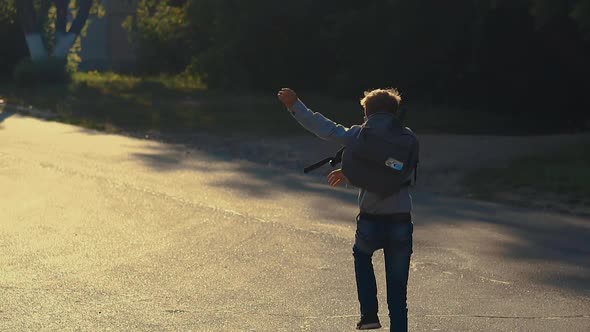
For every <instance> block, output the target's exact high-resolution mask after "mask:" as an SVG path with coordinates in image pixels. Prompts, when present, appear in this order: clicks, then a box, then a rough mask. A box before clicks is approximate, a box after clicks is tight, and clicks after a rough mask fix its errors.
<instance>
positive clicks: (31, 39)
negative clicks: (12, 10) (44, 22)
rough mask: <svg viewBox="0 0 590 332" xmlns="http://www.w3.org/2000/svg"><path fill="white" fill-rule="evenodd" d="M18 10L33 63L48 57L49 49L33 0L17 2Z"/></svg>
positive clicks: (18, 0)
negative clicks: (46, 45)
mask: <svg viewBox="0 0 590 332" xmlns="http://www.w3.org/2000/svg"><path fill="white" fill-rule="evenodd" d="M16 10H17V12H18V16H19V18H20V21H21V24H22V27H23V30H24V32H25V39H26V41H27V46H28V48H29V53H30V55H31V59H32V60H33V61H36V60H41V59H44V58H46V57H47V48H46V47H45V43H44V42H43V38H42V36H41V29H40V27H39V22H38V20H37V14H36V13H35V6H34V5H33V1H32V0H17V1H16Z"/></svg>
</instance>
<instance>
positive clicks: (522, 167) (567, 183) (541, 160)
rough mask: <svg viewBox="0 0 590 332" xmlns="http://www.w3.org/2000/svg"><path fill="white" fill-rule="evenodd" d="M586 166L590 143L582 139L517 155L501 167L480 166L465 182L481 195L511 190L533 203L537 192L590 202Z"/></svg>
mask: <svg viewBox="0 0 590 332" xmlns="http://www.w3.org/2000/svg"><path fill="white" fill-rule="evenodd" d="M589 170H590V143H581V144H578V145H572V146H569V147H568V148H566V149H563V150H561V151H559V152H556V153H548V154H546V155H542V156H531V157H526V158H521V159H517V160H515V161H513V162H511V163H510V164H509V165H508V166H507V167H504V168H488V169H482V170H479V171H477V172H474V173H473V174H470V175H469V176H467V177H466V178H465V180H464V184H465V185H466V186H467V187H468V188H469V189H470V190H471V192H472V193H473V194H474V195H475V196H476V197H479V198H484V199H490V198H494V199H497V198H500V197H499V196H502V195H503V194H504V193H514V194H517V195H520V196H521V197H525V198H526V199H530V201H529V202H528V203H531V204H533V205H534V203H535V200H539V199H541V198H542V197H540V196H539V194H540V193H548V194H554V195H553V196H552V199H554V200H559V201H560V202H556V203H566V204H574V205H586V206H590V171H589ZM523 193H524V195H522V194H523ZM528 196H530V197H528Z"/></svg>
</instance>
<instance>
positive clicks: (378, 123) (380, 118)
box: [289, 100, 412, 214]
mask: <svg viewBox="0 0 590 332" xmlns="http://www.w3.org/2000/svg"><path fill="white" fill-rule="evenodd" d="M289 111H291V114H292V115H293V117H294V118H295V120H297V122H299V124H301V126H303V128H305V129H307V130H308V131H310V132H311V133H313V134H315V135H316V136H318V137H319V138H322V139H325V140H327V141H332V142H335V143H339V144H341V145H344V146H347V145H350V144H351V143H352V142H354V140H355V139H356V137H357V136H358V133H359V131H360V130H361V126H360V125H355V126H352V127H350V128H346V127H344V126H342V125H339V124H336V123H335V122H334V121H332V120H330V119H328V118H326V117H325V116H323V115H322V114H321V113H316V112H312V111H311V110H310V109H308V108H307V107H306V106H305V104H303V102H301V100H297V102H296V103H295V104H294V105H293V107H291V108H290V109H289ZM392 117H393V115H392V114H387V113H376V114H373V115H371V116H369V118H368V119H367V122H366V123H367V124H369V125H370V126H371V127H373V128H379V127H385V126H389V124H390V122H391V120H392ZM358 204H359V208H360V210H361V212H365V213H372V214H393V213H404V212H411V210H412V196H410V193H409V191H408V188H407V187H404V188H402V189H401V191H400V192H399V193H398V194H396V195H393V196H389V197H387V198H381V197H379V195H377V194H373V193H370V192H367V191H366V190H363V189H360V190H359V197H358Z"/></svg>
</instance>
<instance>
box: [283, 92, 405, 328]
mask: <svg viewBox="0 0 590 332" xmlns="http://www.w3.org/2000/svg"><path fill="white" fill-rule="evenodd" d="M278 98H279V100H280V101H281V102H282V103H283V104H284V105H285V106H286V107H287V109H288V110H289V111H290V112H291V114H292V116H293V117H294V118H295V120H297V121H298V122H299V124H301V126H303V127H304V128H305V129H307V130H308V131H310V132H312V133H313V134H315V135H317V136H318V137H320V138H322V139H325V140H329V141H333V142H336V143H339V144H342V145H344V146H348V145H351V144H352V143H353V142H354V141H355V140H356V139H357V137H358V134H359V132H360V130H361V129H362V126H361V125H355V126H352V127H351V128H346V127H344V126H342V125H339V124H336V123H334V122H333V121H331V120H329V119H327V118H326V117H324V116H323V115H322V114H320V113H315V112H312V111H311V110H309V109H308V108H307V107H306V106H305V105H304V104H303V102H301V100H299V99H298V98H297V95H296V93H295V92H294V91H293V90H291V89H286V88H285V89H281V91H279V93H278ZM400 102H401V97H400V94H399V93H398V91H397V90H395V89H376V90H373V91H368V92H365V96H364V98H363V99H361V105H362V106H363V108H364V110H365V123H364V124H363V125H370V126H371V127H373V128H386V127H387V126H390V125H391V123H392V121H399V120H398V119H397V115H398V110H399V104H400ZM328 182H329V183H330V185H331V186H337V185H339V184H341V183H343V182H347V179H346V177H345V176H344V174H343V172H342V170H341V169H338V170H335V171H333V172H332V173H330V174H329V175H328ZM358 204H359V208H360V213H359V215H358V216H357V229H356V235H355V243H354V246H353V256H354V270H355V276H356V285H357V292H358V299H359V302H360V311H361V318H360V321H359V322H358V324H357V329H359V330H368V329H378V328H381V324H380V322H379V317H378V315H377V312H378V303H377V284H376V280H375V272H374V270H373V263H372V256H373V253H374V252H375V251H376V250H378V249H383V253H384V256H385V269H386V281H387V304H388V308H389V317H390V323H391V331H396V332H397V331H407V330H408V310H407V304H406V293H407V282H408V275H409V267H410V257H411V255H412V233H413V224H412V218H411V210H412V198H411V196H410V194H409V192H408V188H407V186H405V187H402V188H401V190H400V191H399V192H398V193H396V194H394V195H392V196H388V197H385V198H384V197H382V196H379V195H377V194H375V193H371V192H368V191H366V190H364V189H360V191H359V197H358Z"/></svg>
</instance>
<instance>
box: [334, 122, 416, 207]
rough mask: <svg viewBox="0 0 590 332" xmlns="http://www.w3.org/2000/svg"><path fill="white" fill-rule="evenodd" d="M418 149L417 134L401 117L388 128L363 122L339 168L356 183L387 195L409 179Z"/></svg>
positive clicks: (352, 182)
mask: <svg viewBox="0 0 590 332" xmlns="http://www.w3.org/2000/svg"><path fill="white" fill-rule="evenodd" d="M418 153H419V144H418V138H417V137H416V135H414V133H413V132H412V131H411V130H410V129H409V128H405V127H403V126H402V124H401V121H399V120H397V119H394V121H392V124H391V126H389V127H388V128H371V127H369V126H367V125H365V126H363V128H362V129H361V131H360V132H359V135H358V137H357V139H356V140H355V141H354V142H353V143H352V144H351V145H349V146H347V147H346V149H345V150H344V152H343V154H342V172H343V173H344V175H345V176H346V178H347V179H348V180H349V181H350V183H351V184H352V185H354V186H355V187H358V188H362V189H365V190H367V191H369V192H372V193H376V194H378V195H380V196H382V197H387V196H391V195H394V194H396V193H398V192H399V191H400V189H401V188H403V187H406V186H409V185H410V184H411V183H412V180H411V175H412V172H414V177H416V175H417V167H418Z"/></svg>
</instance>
